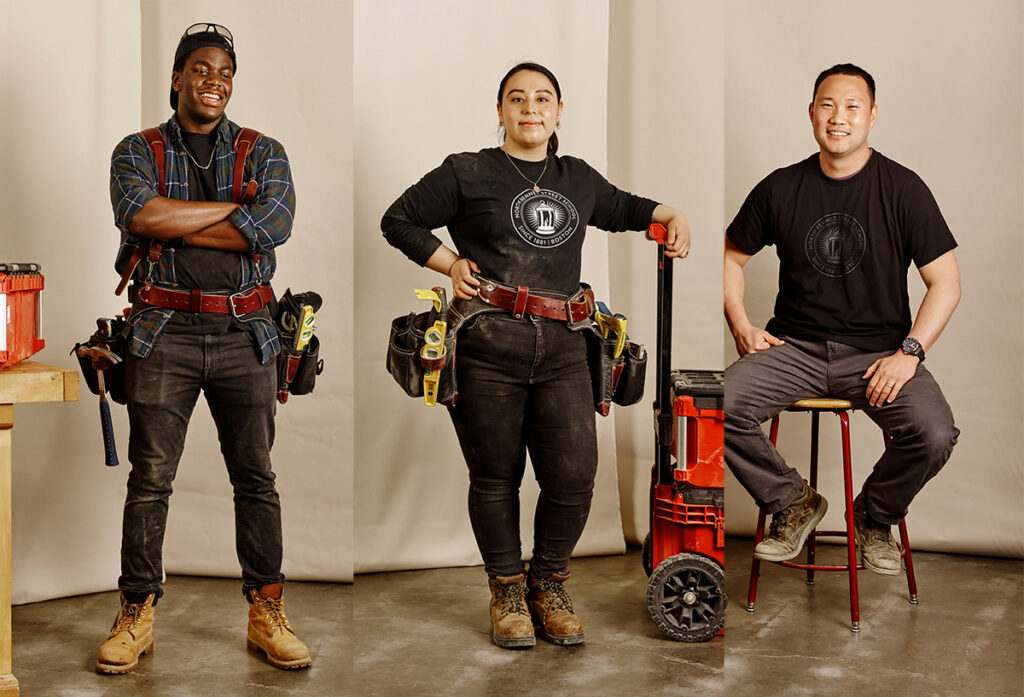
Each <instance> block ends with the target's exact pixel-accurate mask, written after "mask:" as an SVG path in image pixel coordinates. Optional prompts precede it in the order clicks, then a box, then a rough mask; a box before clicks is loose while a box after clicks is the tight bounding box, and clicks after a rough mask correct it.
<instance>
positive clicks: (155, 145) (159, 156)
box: [140, 128, 167, 196]
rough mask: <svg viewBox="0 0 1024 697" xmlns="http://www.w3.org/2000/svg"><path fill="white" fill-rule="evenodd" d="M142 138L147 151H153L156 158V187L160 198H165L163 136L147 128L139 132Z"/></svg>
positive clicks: (158, 130) (153, 129) (157, 129)
mask: <svg viewBox="0 0 1024 697" xmlns="http://www.w3.org/2000/svg"><path fill="white" fill-rule="evenodd" d="M140 133H141V135H142V137H143V138H145V139H146V142H147V143H149V149H150V150H152V151H153V157H154V158H156V171H157V178H156V187H157V191H159V192H160V195H161V196H167V184H166V183H165V182H164V174H165V172H166V171H167V170H166V168H165V167H164V136H163V134H162V133H160V129H159V128H147V129H146V130H144V131H141V132H140Z"/></svg>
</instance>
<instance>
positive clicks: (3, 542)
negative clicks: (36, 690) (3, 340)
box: [0, 361, 78, 697]
mask: <svg viewBox="0 0 1024 697" xmlns="http://www.w3.org/2000/svg"><path fill="white" fill-rule="evenodd" d="M77 399H78V371H77V370H67V369H65V368H57V367H54V366H52V365H46V364H44V363H36V362H35V361H23V362H21V363H18V364H17V365H12V366H8V367H7V368H4V369H3V370H0V697H15V696H16V695H17V694H18V680H17V679H16V678H15V677H14V675H13V674H12V670H11V434H12V432H13V430H14V405H15V404H18V403H21V402H73V401H76V400H77Z"/></svg>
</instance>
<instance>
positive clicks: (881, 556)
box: [853, 492, 903, 576]
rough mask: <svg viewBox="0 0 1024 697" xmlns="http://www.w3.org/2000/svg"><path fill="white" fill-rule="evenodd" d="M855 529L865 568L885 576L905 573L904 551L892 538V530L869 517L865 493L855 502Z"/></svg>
mask: <svg viewBox="0 0 1024 697" xmlns="http://www.w3.org/2000/svg"><path fill="white" fill-rule="evenodd" d="M853 527H854V530H855V531H856V535H857V549H858V550H859V551H860V560H861V563H862V564H864V567H865V568H867V569H870V570H871V571H874V572H875V573H876V574H882V575H883V576H896V575H898V574H899V573H900V572H901V571H903V554H902V553H903V550H902V549H901V548H900V546H899V544H897V542H896V540H894V539H893V538H892V529H891V527H890V526H888V525H884V524H882V523H879V522H878V521H876V520H875V519H874V518H872V517H871V516H870V515H868V508H867V504H866V503H865V502H864V494H863V492H862V493H861V494H859V495H858V496H857V498H855V499H854V500H853Z"/></svg>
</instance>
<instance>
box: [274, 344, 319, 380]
mask: <svg viewBox="0 0 1024 697" xmlns="http://www.w3.org/2000/svg"><path fill="white" fill-rule="evenodd" d="M289 359H291V360H298V362H299V367H298V369H296V371H295V375H294V376H293V377H292V379H291V381H288V361H289ZM322 372H324V362H323V359H321V358H320V338H319V337H318V336H316V335H315V334H314V335H313V336H312V337H311V338H310V340H309V344H308V345H307V346H306V349H305V350H304V351H302V352H300V353H296V352H295V351H293V350H292V349H291V348H290V347H285V346H282V347H281V353H279V354H278V355H277V377H278V384H279V385H281V384H285V385H287V390H288V394H295V395H303V394H309V393H310V392H312V391H313V387H314V386H315V385H316V376H317V375H319V374H320V373H322Z"/></svg>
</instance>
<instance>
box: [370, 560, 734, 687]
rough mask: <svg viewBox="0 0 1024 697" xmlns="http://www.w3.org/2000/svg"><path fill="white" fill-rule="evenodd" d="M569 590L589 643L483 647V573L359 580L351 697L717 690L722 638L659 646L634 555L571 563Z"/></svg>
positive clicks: (486, 637)
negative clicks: (571, 574)
mask: <svg viewBox="0 0 1024 697" xmlns="http://www.w3.org/2000/svg"><path fill="white" fill-rule="evenodd" d="M571 570H572V573H573V576H572V578H571V579H570V580H569V581H568V583H567V584H566V588H567V589H568V591H569V593H570V595H571V596H572V598H573V603H574V605H575V607H576V612H577V614H579V616H580V618H581V619H582V620H583V623H584V627H585V631H586V644H584V645H583V646H577V647H560V646H554V645H552V644H548V643H545V642H543V641H539V640H538V642H537V646H535V647H534V648H532V649H528V650H516V651H511V650H506V649H499V648H497V647H496V646H494V645H493V644H492V643H491V640H490V634H489V632H490V622H489V617H488V613H487V603H488V600H489V598H490V594H489V591H488V589H487V578H486V576H485V574H484V571H483V568H482V567H470V568H455V569H434V570H429V571H408V572H399V573H388V574H370V575H364V576H358V577H357V578H356V583H355V600H354V607H355V642H354V645H353V655H354V657H355V676H356V677H355V685H354V687H355V688H356V689H355V694H357V695H382V696H383V695H387V696H389V697H405V696H406V695H409V696H412V695H446V696H451V697H462V696H466V697H477V696H479V697H484V696H486V697H505V696H509V697H511V696H513V695H514V696H515V697H534V696H541V695H543V696H546V695H588V696H594V697H605V696H608V697H613V696H614V697H624V696H632V695H644V696H654V695H664V696H669V695H700V696H701V697H719V696H721V695H722V694H723V692H722V661H723V644H722V638H720V637H719V638H715V639H712V640H711V641H710V642H707V643H702V644H683V643H677V642H674V641H671V640H669V639H667V638H666V637H665V636H664V635H662V634H661V632H660V631H659V630H658V628H657V627H655V625H654V623H653V622H652V620H651V618H650V615H649V614H648V611H647V600H646V592H647V590H646V589H647V577H646V575H645V574H644V572H643V569H642V568H641V565H640V555H639V552H636V551H634V552H631V553H629V554H626V555H624V556H612V557H594V558H586V559H575V560H573V562H572V565H571Z"/></svg>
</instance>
